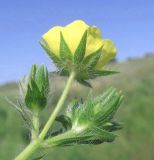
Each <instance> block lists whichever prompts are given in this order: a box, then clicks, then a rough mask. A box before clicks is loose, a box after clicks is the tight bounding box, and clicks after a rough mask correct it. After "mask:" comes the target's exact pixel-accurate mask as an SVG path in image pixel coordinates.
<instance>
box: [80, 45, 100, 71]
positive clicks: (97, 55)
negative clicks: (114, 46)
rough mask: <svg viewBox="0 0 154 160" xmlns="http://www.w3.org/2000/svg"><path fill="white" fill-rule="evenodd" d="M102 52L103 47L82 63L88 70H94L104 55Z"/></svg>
mask: <svg viewBox="0 0 154 160" xmlns="http://www.w3.org/2000/svg"><path fill="white" fill-rule="evenodd" d="M101 51H102V46H101V47H100V48H99V49H98V50H97V51H95V52H94V53H92V54H90V55H88V56H87V57H85V58H84V60H83V62H82V63H83V64H84V65H86V68H88V69H93V68H94V67H95V66H96V64H97V63H98V61H99V58H100V56H101V54H102V53H101Z"/></svg>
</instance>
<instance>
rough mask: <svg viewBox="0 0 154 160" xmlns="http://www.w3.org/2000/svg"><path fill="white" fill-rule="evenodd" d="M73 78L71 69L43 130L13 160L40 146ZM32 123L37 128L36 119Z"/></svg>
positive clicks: (31, 152) (27, 155)
mask: <svg viewBox="0 0 154 160" xmlns="http://www.w3.org/2000/svg"><path fill="white" fill-rule="evenodd" d="M74 78H75V72H74V71H73V72H72V73H71V74H70V76H69V79H68V81H67V84H66V86H65V89H64V91H63V93H62V95H61V97H60V99H59V101H58V103H57V106H56V107H55V110H54V111H53V113H52V114H51V116H50V117H49V119H48V121H47V123H46V124H45V126H44V128H43V130H42V131H41V133H40V135H39V136H38V138H37V139H35V140H34V141H32V142H31V143H30V144H29V145H28V146H27V147H26V148H25V149H24V150H23V151H22V152H21V153H20V154H19V155H18V156H17V157H16V158H15V160H27V158H28V157H29V156H31V155H32V154H33V153H34V152H35V151H36V150H37V149H38V148H39V147H40V146H41V143H42V141H43V140H44V137H45V136H46V134H47V132H48V130H49V128H50V127H51V126H52V124H53V122H54V120H55V118H56V116H57V114H58V113H59V111H60V110H61V108H62V106H63V104H64V102H65V100H66V97H67V95H68V92H69V90H70V87H71V85H72V82H73V80H74ZM33 123H34V125H35V126H34V127H36V128H38V121H37V119H34V121H33Z"/></svg>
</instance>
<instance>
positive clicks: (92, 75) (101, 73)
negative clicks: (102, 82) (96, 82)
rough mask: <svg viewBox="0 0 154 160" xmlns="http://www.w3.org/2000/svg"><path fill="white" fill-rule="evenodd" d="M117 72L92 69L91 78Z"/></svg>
mask: <svg viewBox="0 0 154 160" xmlns="http://www.w3.org/2000/svg"><path fill="white" fill-rule="evenodd" d="M117 73H119V72H116V71H107V70H92V71H89V78H90V79H94V78H96V77H101V76H109V75H112V74H117Z"/></svg>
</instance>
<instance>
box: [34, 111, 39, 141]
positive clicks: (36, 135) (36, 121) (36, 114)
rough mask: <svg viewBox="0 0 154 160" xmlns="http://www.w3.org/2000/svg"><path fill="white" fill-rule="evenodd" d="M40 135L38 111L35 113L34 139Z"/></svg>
mask: <svg viewBox="0 0 154 160" xmlns="http://www.w3.org/2000/svg"><path fill="white" fill-rule="evenodd" d="M38 135H39V117H38V112H36V113H34V115H33V129H32V140H35V139H37V138H38Z"/></svg>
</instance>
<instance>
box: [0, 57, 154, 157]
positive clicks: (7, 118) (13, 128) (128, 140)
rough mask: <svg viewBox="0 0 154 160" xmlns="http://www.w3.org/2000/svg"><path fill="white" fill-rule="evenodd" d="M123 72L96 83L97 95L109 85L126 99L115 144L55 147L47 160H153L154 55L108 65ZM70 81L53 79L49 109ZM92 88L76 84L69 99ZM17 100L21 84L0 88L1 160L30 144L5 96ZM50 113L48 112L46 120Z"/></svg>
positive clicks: (25, 130) (24, 130) (12, 155)
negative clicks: (121, 92)
mask: <svg viewBox="0 0 154 160" xmlns="http://www.w3.org/2000/svg"><path fill="white" fill-rule="evenodd" d="M108 68H112V69H114V70H118V71H120V72H121V73H120V74H118V75H114V76H111V77H105V78H98V79H96V80H94V81H92V84H93V86H94V89H93V94H94V96H95V95H98V94H100V93H102V92H103V91H104V90H105V89H106V88H108V87H109V86H114V87H116V88H118V89H119V90H122V91H123V93H124V95H125V99H124V102H123V103H122V105H121V108H120V110H119V112H118V113H117V114H116V119H118V120H119V121H121V122H123V123H124V129H123V130H120V131H118V132H117V133H116V134H117V135H118V137H117V139H116V140H115V141H114V142H113V143H104V144H101V145H97V146H90V145H88V146H75V147H66V148H54V149H52V150H51V151H50V154H48V155H47V156H46V157H45V158H44V159H46V160H153V159H154V124H153V123H154V73H153V72H154V56H152V55H151V56H147V57H144V58H141V59H134V60H131V61H127V62H123V63H118V64H112V65H110V66H108ZM65 82H66V79H62V78H59V77H52V78H51V103H52V105H51V104H50V105H49V106H48V108H47V109H46V110H48V113H49V110H51V109H52V108H53V107H51V106H54V105H55V103H56V102H57V99H58V97H59V96H60V93H61V90H62V89H63V87H64V84H65ZM89 91H90V89H88V88H85V87H82V86H80V85H79V84H77V83H74V84H73V87H72V90H71V92H70V94H69V96H68V100H67V101H69V100H70V99H71V98H72V97H78V98H80V97H82V96H84V97H85V96H86V95H88V93H89ZM6 96H7V97H8V98H10V99H12V100H15V99H16V98H17V96H18V88H17V84H15V83H10V84H6V85H3V86H0V125H1V127H0V160H12V159H14V157H15V155H17V153H19V152H20V150H22V148H23V147H24V146H25V145H26V144H27V143H28V139H29V134H28V131H27V129H25V127H24V123H23V121H22V120H21V117H20V115H19V114H18V113H17V112H16V111H15V109H14V108H13V107H11V106H10V105H9V104H8V102H6V100H5V97H6ZM47 116H48V115H47V114H46V112H45V111H44V112H43V114H42V121H43V122H45V120H46V119H47Z"/></svg>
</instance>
